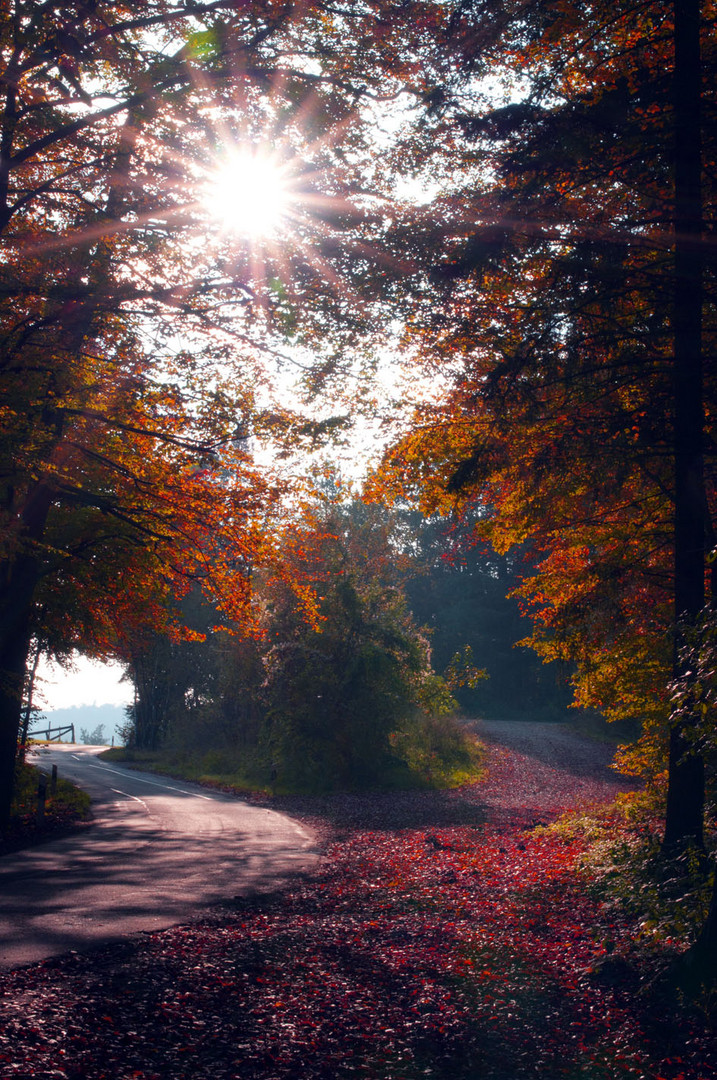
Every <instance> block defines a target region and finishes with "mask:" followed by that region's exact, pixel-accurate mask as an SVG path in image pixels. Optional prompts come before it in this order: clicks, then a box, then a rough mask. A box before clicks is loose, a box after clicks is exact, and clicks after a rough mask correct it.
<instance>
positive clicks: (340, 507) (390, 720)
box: [263, 492, 456, 788]
mask: <svg viewBox="0 0 717 1080" xmlns="http://www.w3.org/2000/svg"><path fill="white" fill-rule="evenodd" d="M392 531H393V530H392V522H391V519H390V517H389V516H388V515H387V514H386V513H385V512H384V511H382V510H381V509H380V508H379V507H377V506H365V505H364V504H363V503H360V502H356V501H354V502H343V501H342V499H341V495H340V493H339V492H335V493H334V494H333V495H332V494H331V493H330V492H329V493H328V496H327V493H324V495H323V497H321V498H320V499H319V501H318V502H317V504H316V505H315V506H314V507H313V508H309V509H308V511H307V513H306V517H305V520H304V522H303V523H302V524H301V526H300V527H297V528H294V529H292V530H291V531H290V532H289V533H287V535H286V538H285V542H286V543H287V544H288V545H289V547H290V553H289V562H292V561H295V562H296V564H297V569H298V570H299V573H298V574H294V575H293V577H292V580H293V581H294V582H296V581H297V580H301V579H302V578H303V579H304V581H305V584H306V585H307V586H310V587H311V593H310V594H309V596H308V600H309V602H310V605H311V611H310V612H309V613H308V614H309V618H308V619H307V612H306V610H302V609H303V608H304V606H305V601H306V599H307V595H306V593H304V594H303V595H302V594H301V593H298V594H297V592H296V589H295V588H286V587H284V588H282V587H280V586H279V587H278V588H277V587H276V586H275V587H273V588H270V589H268V590H267V591H266V593H265V594H264V603H265V606H266V622H267V627H268V630H269V637H268V640H267V646H268V648H267V651H266V653H265V659H264V664H265V671H266V675H265V686H264V688H263V697H264V701H265V709H266V717H267V722H268V731H269V745H270V746H271V752H272V755H273V758H274V761H275V766H276V769H277V772H278V775H279V778H280V779H285V780H286V779H288V780H290V781H291V782H293V783H295V784H296V783H298V784H305V785H308V786H310V787H312V788H315V787H316V786H317V785H319V786H324V787H329V788H331V787H335V788H362V787H370V786H371V785H372V784H375V783H377V782H379V781H380V780H381V779H382V778H383V777H384V776H385V774H386V771H387V769H388V767H389V765H390V762H391V759H392V750H391V742H390V736H391V735H392V734H394V733H396V732H398V731H399V730H400V729H401V728H402V727H403V726H404V725H405V724H406V722H407V721H409V720H411V719H413V718H414V717H416V716H418V715H421V714H423V715H424V716H425V715H427V714H430V713H432V712H439V713H440V712H446V711H451V710H452V709H453V708H455V705H456V703H455V701H453V699H452V697H451V695H450V693H449V691H448V688H447V687H446V686H445V684H444V683H443V682H442V680H440V679H438V678H437V677H436V676H435V674H434V673H433V671H432V668H431V664H430V653H429V647H428V641H427V639H426V638H425V636H424V635H423V634H422V633H421V632H420V630H419V629H418V627H417V626H416V624H415V623H414V621H413V619H412V617H411V615H410V612H409V610H408V606H407V603H406V599H405V596H404V594H403V590H402V588H401V585H400V571H399V566H400V563H401V561H402V560H401V555H400V551H399V550H398V548H397V546H396V542H395V539H394V538H392Z"/></svg>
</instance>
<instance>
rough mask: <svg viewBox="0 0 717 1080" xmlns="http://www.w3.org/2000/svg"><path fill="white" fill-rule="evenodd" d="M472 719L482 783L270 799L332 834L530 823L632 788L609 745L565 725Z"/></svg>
mask: <svg viewBox="0 0 717 1080" xmlns="http://www.w3.org/2000/svg"><path fill="white" fill-rule="evenodd" d="M469 726H470V727H471V728H472V730H474V731H475V732H476V734H477V735H478V737H479V738H480V739H481V741H482V742H484V743H485V745H486V748H487V751H488V759H487V777H486V778H485V779H484V780H483V781H481V782H480V783H477V784H470V785H468V786H467V787H463V788H460V789H458V790H456V791H419V792H416V791H408V792H388V793H385V794H378V793H371V794H358V795H327V796H323V797H322V796H311V797H309V796H307V797H297V796H286V797H279V798H276V799H274V800H273V801H272V806H273V807H274V808H275V809H277V810H281V811H283V812H284V813H287V814H290V815H293V816H294V817H298V818H300V819H303V820H304V821H305V822H306V823H307V824H310V825H311V827H312V828H313V829H314V830H315V831H317V832H318V833H319V835H323V836H325V837H326V839H330V838H331V837H332V836H334V835H335V831H336V830H337V829H338V830H339V832H342V831H343V830H347V831H352V830H354V829H401V828H413V829H415V828H431V827H434V828H439V827H442V826H445V827H450V826H452V825H481V824H486V823H490V824H494V825H498V826H501V827H502V826H506V827H512V826H513V825H518V826H520V825H521V824H525V825H527V826H530V825H532V824H537V823H538V822H541V821H547V820H548V818H553V817H555V816H556V814H557V813H559V812H560V811H562V810H568V809H571V808H573V807H579V806H582V805H586V804H589V803H600V802H609V801H611V800H612V799H614V798H615V795H616V794H617V793H618V792H619V791H629V790H631V789H632V788H633V787H634V784H633V783H632V781H630V780H628V779H627V778H626V777H622V776H620V775H619V774H618V773H617V772H615V770H614V769H611V768H610V764H611V760H612V753H613V750H612V748H611V747H610V746H608V745H606V744H604V743H599V742H595V741H593V740H591V739H587V738H584V737H583V736H581V735H578V734H577V733H576V732H575V731H572V730H571V729H570V727H569V726H568V725H567V724H545V723H539V722H537V721H535V722H534V721H484V720H479V721H474V722H470V724H469Z"/></svg>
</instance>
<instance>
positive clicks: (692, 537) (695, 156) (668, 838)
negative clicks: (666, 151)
mask: <svg viewBox="0 0 717 1080" xmlns="http://www.w3.org/2000/svg"><path fill="white" fill-rule="evenodd" d="M674 14H675V69H674V90H673V103H674V130H675V136H674V154H675V163H674V178H675V226H674V227H675V286H674V311H673V334H674V368H673V378H674V461H675V564H674V571H675V625H676V630H675V660H674V664H675V675H676V676H677V677H680V676H682V675H683V674H684V673H683V671H682V670H681V666H682V662H681V660H680V655H679V645H680V634H681V627H689V626H690V625H692V624H694V622H695V621H696V619H697V618H698V616H699V614H700V612H701V611H702V609H703V607H704V603H705V536H706V532H707V528H706V525H707V521H706V502H705V486H704V463H703V439H704V426H705V418H704V400H703V371H702V301H703V280H702V279H703V269H702V251H701V238H702V228H703V226H702V189H701V160H702V153H701V130H702V118H701V72H700V2H699V0H675V5H674ZM690 727H691V725H690V719H689V717H687V718H686V719H684V720H680V721H678V722H677V723H675V724H674V725H673V727H672V730H671V732H670V757H669V783H668V795H667V811H666V818H665V840H664V843H665V847H666V848H674V847H675V846H677V845H682V844H684V843H686V842H689V841H693V842H694V843H696V844H697V845H698V846H700V847H702V846H703V816H704V794H705V779H704V761H703V760H702V758H701V757H700V756H699V755H697V754H694V753H690V741H689V732H690Z"/></svg>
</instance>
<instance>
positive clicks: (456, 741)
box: [99, 717, 485, 795]
mask: <svg viewBox="0 0 717 1080" xmlns="http://www.w3.org/2000/svg"><path fill="white" fill-rule="evenodd" d="M308 755H310V749H309V750H307V756H308ZM99 756H100V757H101V758H103V759H104V760H105V761H116V762H123V763H124V764H126V765H130V766H133V767H135V768H137V769H145V770H147V771H149V772H157V773H165V774H167V775H170V776H175V777H181V778H182V779H185V780H193V781H195V782H197V783H206V784H211V785H214V786H219V787H223V788H231V789H233V790H236V791H241V792H254V793H258V794H275V795H285V794H286V795H288V794H325V793H327V792H330V791H335V790H338V786H337V785H336V784H334V783H332V778H331V776H330V775H326V774H324V775H323V776H320V775H319V774H318V771H313V770H310V769H299V768H297V770H296V773H295V775H294V776H291V775H288V776H287V775H279V776H277V775H275V774H274V772H273V770H272V766H271V763H268V762H267V761H266V759H265V758H262V757H261V756H260V755H259V754H257V753H253V754H252V753H250V752H249V753H247V752H241V751H239V750H237V749H236V748H232V747H223V748H211V749H208V750H205V751H204V752H198V751H197V750H196V749H194V748H193V749H192V750H187V749H186V748H182V747H181V746H177V745H174V746H173V745H171V744H169V745H167V746H165V747H163V748H162V749H160V750H140V749H137V748H134V747H114V748H113V749H111V750H105V751H103V752H102V753H101V754H100V755H99ZM484 756H485V754H484V750H483V747H482V746H481V744H480V743H479V742H478V741H477V740H476V739H475V737H474V736H473V735H471V734H470V733H468V732H466V731H465V730H464V728H462V727H461V725H460V724H459V723H458V722H457V721H456V720H454V719H453V718H449V717H435V718H431V719H429V720H425V719H422V720H421V721H420V722H418V721H417V722H415V723H407V724H406V725H404V727H403V728H402V730H401V731H399V732H396V733H395V734H394V735H392V736H391V739H390V747H389V748H388V749H387V750H386V751H384V752H383V753H382V754H380V755H377V767H376V772H375V777H374V779H373V781H372V783H371V784H370V785H369V786H368V788H367V789H368V790H382V791H405V790H409V791H410V790H424V791H425V790H436V789H446V788H456V787H460V786H461V785H463V784H468V783H475V782H476V781H478V780H480V779H481V778H482V777H483V775H484V764H483V763H484Z"/></svg>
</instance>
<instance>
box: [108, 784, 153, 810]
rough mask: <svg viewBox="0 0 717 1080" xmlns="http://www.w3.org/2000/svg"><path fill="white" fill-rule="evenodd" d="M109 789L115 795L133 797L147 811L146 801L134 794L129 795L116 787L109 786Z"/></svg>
mask: <svg viewBox="0 0 717 1080" xmlns="http://www.w3.org/2000/svg"><path fill="white" fill-rule="evenodd" d="M110 791H114V793H115V795H124V796H125V798H127V799H134V801H135V802H138V803H140V804H141V805H142V806H143V807H144V808H145V810H146V811H147V813H149V808H148V806H147V803H146V802H143V801H142V799H138V798H137V796H136V795H130V793H129V792H128V791H120V789H119V788H116V787H113V788H110Z"/></svg>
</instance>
